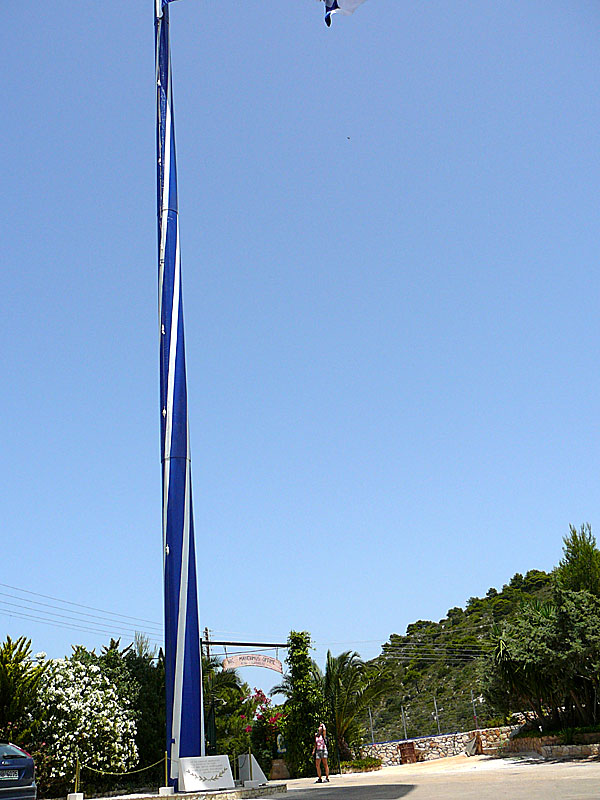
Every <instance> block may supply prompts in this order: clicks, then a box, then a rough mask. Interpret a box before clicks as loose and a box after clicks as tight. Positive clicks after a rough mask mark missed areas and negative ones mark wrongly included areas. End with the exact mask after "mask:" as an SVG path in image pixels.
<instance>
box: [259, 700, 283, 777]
mask: <svg viewBox="0 0 600 800" xmlns="http://www.w3.org/2000/svg"><path fill="white" fill-rule="evenodd" d="M252 697H253V699H254V700H255V701H256V703H257V708H256V713H255V715H254V724H253V725H252V734H251V742H252V753H253V754H254V756H255V758H256V760H257V761H258V763H259V764H260V766H261V768H262V771H263V772H264V773H265V775H266V776H267V777H268V776H269V772H270V770H271V760H272V759H273V758H276V757H277V734H278V733H279V732H280V730H281V725H282V723H283V719H284V711H283V707H281V706H273V704H272V703H271V700H270V699H269V698H268V697H267V696H266V694H265V693H264V692H263V691H262V690H261V689H255V690H254V694H253V695H252Z"/></svg>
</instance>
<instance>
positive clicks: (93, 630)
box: [0, 608, 162, 644]
mask: <svg viewBox="0 0 600 800" xmlns="http://www.w3.org/2000/svg"><path fill="white" fill-rule="evenodd" d="M0 614H3V615H4V616H7V617H16V618H18V619H27V620H34V621H35V622H42V623H44V624H45V625H52V626H54V627H55V628H68V629H70V630H75V631H82V632H85V633H94V634H96V635H99V634H102V635H104V636H106V635H107V634H111V633H112V634H120V635H121V636H123V635H124V636H127V637H129V636H130V635H131V634H130V633H124V632H123V631H119V630H115V629H112V630H110V629H109V630H105V631H103V630H100V629H99V628H86V627H84V626H82V625H75V624H73V623H72V622H59V621H57V620H52V619H48V618H47V617H37V616H34V615H33V614H24V613H22V612H20V611H12V610H5V609H3V608H0ZM140 632H142V631H140ZM149 641H150V642H151V643H152V644H162V642H159V641H157V640H155V639H150V640H149Z"/></svg>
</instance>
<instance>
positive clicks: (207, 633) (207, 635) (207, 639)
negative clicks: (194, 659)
mask: <svg viewBox="0 0 600 800" xmlns="http://www.w3.org/2000/svg"><path fill="white" fill-rule="evenodd" d="M203 644H205V645H206V658H210V631H209V630H208V628H204V642H203Z"/></svg>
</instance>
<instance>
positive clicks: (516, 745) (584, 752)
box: [507, 734, 600, 759]
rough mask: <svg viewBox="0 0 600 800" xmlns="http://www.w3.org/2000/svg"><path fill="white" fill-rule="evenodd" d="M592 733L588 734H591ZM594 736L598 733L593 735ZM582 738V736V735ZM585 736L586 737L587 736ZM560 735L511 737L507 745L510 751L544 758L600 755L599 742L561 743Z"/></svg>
mask: <svg viewBox="0 0 600 800" xmlns="http://www.w3.org/2000/svg"><path fill="white" fill-rule="evenodd" d="M593 735H594V734H590V736H593ZM595 736H596V738H597V736H598V734H596V735H595ZM582 738H584V737H583V736H582ZM585 738H588V737H587V736H586V737H585ZM560 742H561V737H560V736H526V737H519V738H518V739H512V740H511V741H510V742H509V744H508V747H507V750H508V751H509V752H510V753H539V754H540V755H541V756H543V757H544V758H546V759H553V758H589V757H590V756H598V755H600V744H599V743H598V742H588V743H583V744H561V743H560Z"/></svg>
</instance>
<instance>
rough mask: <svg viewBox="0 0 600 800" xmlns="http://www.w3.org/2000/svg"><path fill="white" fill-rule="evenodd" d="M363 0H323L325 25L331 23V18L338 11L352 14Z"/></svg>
mask: <svg viewBox="0 0 600 800" xmlns="http://www.w3.org/2000/svg"><path fill="white" fill-rule="evenodd" d="M364 2H365V0H324V3H325V25H327V27H329V26H330V25H331V18H332V16H333V15H334V14H337V13H338V12H339V13H340V14H353V13H354V12H355V11H356V9H357V8H358V7H359V6H360V5H362V4H363V3H364Z"/></svg>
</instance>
